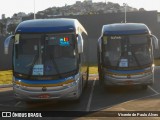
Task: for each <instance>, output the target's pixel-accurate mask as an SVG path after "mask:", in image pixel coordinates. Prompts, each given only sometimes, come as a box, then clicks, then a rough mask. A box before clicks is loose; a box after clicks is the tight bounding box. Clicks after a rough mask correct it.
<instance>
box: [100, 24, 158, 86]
mask: <svg viewBox="0 0 160 120" xmlns="http://www.w3.org/2000/svg"><path fill="white" fill-rule="evenodd" d="M152 43H154V45H153V44H152ZM153 46H154V47H153ZM153 48H156V49H158V39H157V38H156V37H155V36H154V35H152V34H151V32H150V30H149V28H148V27H147V26H146V25H145V24H142V23H116V24H108V25H104V26H103V28H102V34H101V36H100V38H99V40H98V72H99V80H100V83H102V84H103V85H105V86H108V87H109V86H110V87H111V86H113V85H119V86H121V85H141V86H143V88H147V86H148V85H152V84H153V82H154V64H153V61H154V56H153Z"/></svg>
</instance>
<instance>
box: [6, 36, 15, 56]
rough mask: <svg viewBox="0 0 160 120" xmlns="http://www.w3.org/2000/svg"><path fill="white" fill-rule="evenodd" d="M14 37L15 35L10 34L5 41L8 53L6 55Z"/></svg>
mask: <svg viewBox="0 0 160 120" xmlns="http://www.w3.org/2000/svg"><path fill="white" fill-rule="evenodd" d="M13 38H14V35H10V36H9V37H7V38H6V39H5V41H4V54H6V55H7V54H8V49H9V43H10V41H11V40H12V39H13Z"/></svg>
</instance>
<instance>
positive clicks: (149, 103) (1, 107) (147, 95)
mask: <svg viewBox="0 0 160 120" xmlns="http://www.w3.org/2000/svg"><path fill="white" fill-rule="evenodd" d="M0 98H1V99H0V111H82V112H83V111H87V112H90V113H89V114H88V115H89V116H90V117H92V113H91V112H93V117H94V116H95V114H94V113H96V112H99V111H160V99H159V98H160V69H156V70H155V84H154V85H153V86H149V87H148V89H146V90H144V89H142V88H141V87H140V86H136V87H133V86H130V87H116V88H113V89H106V88H104V87H102V86H100V85H99V82H98V77H97V76H91V77H90V80H89V82H88V86H87V87H86V89H85V90H84V93H83V95H82V98H81V102H80V103H76V102H73V101H49V102H34V103H29V104H28V103H26V102H23V101H17V100H15V99H14V95H13V91H12V88H10V87H9V88H0ZM98 116H99V117H101V115H98ZM82 117H83V116H82ZM76 119H81V118H79V117H78V118H76ZM101 119H103V118H101ZM150 119H151V118H150ZM153 119H155V120H157V119H160V118H156V117H154V118H153ZM142 120H143V119H142Z"/></svg>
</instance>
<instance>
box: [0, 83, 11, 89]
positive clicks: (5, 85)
mask: <svg viewBox="0 0 160 120" xmlns="http://www.w3.org/2000/svg"><path fill="white" fill-rule="evenodd" d="M7 87H12V84H4V85H0V88H7Z"/></svg>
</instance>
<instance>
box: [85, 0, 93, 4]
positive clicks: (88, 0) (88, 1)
mask: <svg viewBox="0 0 160 120" xmlns="http://www.w3.org/2000/svg"><path fill="white" fill-rule="evenodd" d="M84 2H86V3H89V4H92V0H84Z"/></svg>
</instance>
